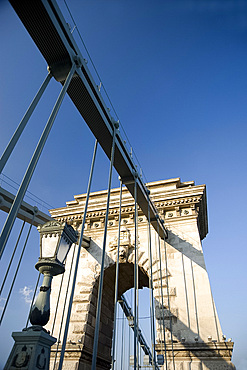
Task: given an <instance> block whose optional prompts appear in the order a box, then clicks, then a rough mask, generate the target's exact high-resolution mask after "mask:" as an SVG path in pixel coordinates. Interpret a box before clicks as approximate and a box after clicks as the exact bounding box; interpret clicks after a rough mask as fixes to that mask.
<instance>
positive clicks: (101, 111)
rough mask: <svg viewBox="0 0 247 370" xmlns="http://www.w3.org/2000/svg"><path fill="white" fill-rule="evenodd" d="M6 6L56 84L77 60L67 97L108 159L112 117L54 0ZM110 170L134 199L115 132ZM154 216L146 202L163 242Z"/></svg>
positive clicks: (128, 164)
mask: <svg viewBox="0 0 247 370" xmlns="http://www.w3.org/2000/svg"><path fill="white" fill-rule="evenodd" d="M10 3H11V5H12V6H13V8H14V9H15V11H16V13H17V14H18V16H19V18H20V19H21V21H22V23H23V24H24V26H25V27H26V29H27V31H28V32H29V34H30V36H31V37H32V39H33V41H34V42H35V44H36V45H37V47H38V49H39V50H40V52H41V54H42V55H43V57H44V58H45V60H46V62H47V64H48V66H49V69H50V71H51V73H52V74H53V76H54V77H55V79H56V80H57V81H59V82H61V83H62V84H63V83H64V81H65V78H66V76H67V74H68V72H69V70H70V68H71V66H72V63H74V60H75V58H77V60H78V58H79V60H80V62H81V64H80V67H79V68H78V69H77V72H76V73H75V75H74V77H73V79H72V81H71V83H70V86H69V88H68V95H69V96H70V98H71V100H72V101H73V103H74V104H75V106H76V108H77V109H78V111H79V112H80V114H81V116H82V117H83V119H84V120H85V122H86V123H87V125H88V126H89V128H90V129H91V131H92V133H93V134H94V136H95V137H96V138H97V140H98V142H99V144H100V145H101V147H102V148H103V150H104V152H105V153H106V155H107V156H108V158H110V155H111V146H112V139H113V133H114V124H113V122H112V117H111V116H110V114H109V112H108V110H107V107H106V105H105V103H104V101H103V99H102V97H101V94H100V92H99V91H98V88H97V86H96V84H95V82H94V80H93V78H92V76H91V74H90V71H89V69H88V67H87V65H86V62H85V60H84V58H83V56H82V55H81V52H80V50H79V48H78V46H77V44H76V42H75V40H74V38H73V36H72V34H71V33H70V30H69V27H68V25H67V23H66V21H65V19H64V17H63V15H62V14H61V12H60V10H59V8H58V6H57V4H56V2H55V1H54V0H36V1H28V0H22V1H19V0H10ZM114 167H115V169H116V170H117V172H118V174H119V175H120V176H121V178H122V181H123V183H124V184H125V185H126V186H127V188H128V190H129V191H130V193H131V194H132V196H134V183H135V172H136V167H135V164H134V162H133V159H132V157H131V155H130V153H129V152H128V149H127V147H126V145H125V143H124V141H123V139H122V138H121V135H120V132H119V131H117V134H116V149H115V158H114ZM136 181H137V202H138V205H139V207H140V208H141V209H142V211H143V213H144V214H145V215H146V216H147V217H148V202H149V200H148V195H147V189H146V186H145V184H144V183H143V181H142V179H141V178H140V176H139V175H138V177H137V179H136ZM156 214H157V210H156V208H155V206H154V204H153V203H152V202H151V201H150V218H151V222H152V225H153V226H154V228H155V229H156V230H158V229H159V231H160V236H161V237H162V238H163V236H164V232H165V234H166V231H165V229H164V226H163V224H162V223H161V221H160V219H158V224H159V226H158V224H157V220H156Z"/></svg>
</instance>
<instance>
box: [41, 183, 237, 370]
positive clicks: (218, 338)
mask: <svg viewBox="0 0 247 370" xmlns="http://www.w3.org/2000/svg"><path fill="white" fill-rule="evenodd" d="M146 185H147V188H148V189H149V190H150V197H151V199H152V201H153V202H154V204H155V206H156V208H157V212H158V213H159V215H160V217H161V218H163V219H164V222H165V227H166V229H167V231H168V238H167V239H166V241H165V243H164V241H163V240H161V241H160V246H161V255H162V258H161V269H160V260H159V254H158V248H157V243H158V238H157V233H156V232H155V230H154V229H152V231H151V243H152V270H153V282H154V298H155V316H156V332H157V336H156V343H157V347H156V349H157V353H163V354H164V353H165V352H166V356H167V361H168V369H173V358H174V361H175V367H176V369H177V370H199V369H201V370H206V369H210V370H211V369H212V370H218V369H219V370H220V369H234V366H233V364H232V363H231V355H232V350H233V343H232V342H227V341H225V337H224V336H223V334H222V330H221V326H220V322H219V319H218V315H217V311H216V307H215V304H214V300H213V297H212V293H211V288H210V283H209V279H208V274H207V270H206V266H205V262H204V257H203V251H202V245H201V240H202V239H203V238H205V236H206V234H207V232H208V223H207V203H206V187H205V185H199V186H195V184H194V182H192V181H191V182H184V183H183V182H181V181H180V179H179V178H176V179H170V180H164V181H157V182H152V183H148V184H146ZM119 193H120V189H113V190H112V191H111V202H110V212H109V218H108V233H107V250H106V260H105V266H104V288H103V289H104V290H103V300H102V311H101V324H100V335H99V345H98V362H97V364H98V365H97V369H109V368H110V367H111V344H112V330H113V307H114V284H115V268H116V258H117V255H116V245H117V237H118V220H119ZM106 198H107V192H106V191H99V192H93V193H91V195H90V200H89V207H88V212H87V218H86V220H87V222H86V227H85V232H84V235H85V236H86V237H88V240H89V242H88V243H87V242H86V241H85V242H84V247H83V248H82V251H81V256H80V264H79V270H78V275H77V283H76V290H75V295H74V300H73V308H72V315H71V320H70V327H69V335H68V343H67V346H66V353H65V360H64V367H63V368H64V369H80V370H82V369H83V370H84V369H91V360H92V348H93V338H94V327H95V316H96V307H97V292H98V279H99V273H100V267H101V255H102V242H103V232H104V223H105V210H106ZM85 200H86V195H85V194H83V195H78V196H75V197H74V200H73V201H70V202H67V203H66V207H63V208H59V209H54V210H51V211H50V212H51V215H52V217H54V218H55V219H57V220H59V221H65V220H66V221H67V222H68V223H70V224H71V225H73V226H74V228H76V229H77V230H79V231H80V228H81V223H82V218H83V211H84V205H85ZM121 212H122V217H121V225H122V227H121V233H122V234H121V235H122V236H121V237H122V238H123V243H121V250H120V269H119V292H118V296H119V298H120V296H121V294H123V293H124V292H126V291H127V290H128V289H130V288H133V286H134V200H133V198H132V197H131V195H130V194H129V193H128V191H127V189H126V188H125V189H124V190H123V197H122V210H121ZM147 230H148V222H147V219H146V217H145V216H144V215H143V213H142V211H141V210H140V209H138V241H139V242H138V257H139V280H140V281H139V288H143V287H148V286H149V278H150V258H149V252H148V238H147V235H148V233H147ZM76 248H77V246H75V249H76ZM73 253H74V251H73V248H72V249H71V251H70V252H69V255H68V258H67V262H66V272H65V274H64V276H63V277H62V276H58V277H55V278H54V281H53V292H54V293H53V294H52V296H51V307H52V309H53V310H54V311H53V312H51V319H50V323H51V324H49V325H48V326H47V328H48V329H49V330H51V331H52V334H53V336H55V337H57V338H59V332H60V330H61V333H62V332H63V330H64V328H63V326H62V328H61V329H60V324H61V322H62V318H63V315H64V314H63V303H64V301H65V298H66V297H68V296H69V291H70V288H71V287H70V282H71V280H72V279H70V276H73V275H71V274H73V269H74V262H73ZM165 256H167V264H166V259H165ZM61 279H63V286H62V290H61V298H60V301H59V302H58V304H57V292H58V291H59V287H60V281H61ZM161 279H162V289H163V304H164V306H163V307H162V299H161V297H162V294H161ZM56 306H57V307H58V309H57V314H56V322H55V326H54V327H53V326H52V325H53V324H52V323H53V321H54V320H53V319H54V315H55V309H56ZM65 312H66V310H65ZM163 314H164V320H163ZM64 321H65V320H64ZM164 325H165V330H164ZM164 332H165V341H164ZM56 346H57V345H54V348H53V349H52V352H51V362H52V363H54V361H56V362H57V358H56V355H55V352H56ZM58 348H60V344H58ZM164 369H165V367H164Z"/></svg>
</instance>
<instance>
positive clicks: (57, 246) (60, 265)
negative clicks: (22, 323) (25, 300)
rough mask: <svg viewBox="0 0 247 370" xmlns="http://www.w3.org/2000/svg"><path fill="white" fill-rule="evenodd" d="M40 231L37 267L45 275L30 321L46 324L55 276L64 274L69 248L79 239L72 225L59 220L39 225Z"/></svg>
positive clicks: (36, 323)
mask: <svg viewBox="0 0 247 370" xmlns="http://www.w3.org/2000/svg"><path fill="white" fill-rule="evenodd" d="M38 230H39V232H40V258H39V260H38V262H37V263H36V265H35V268H36V269H37V270H39V272H41V273H42V274H43V275H44V280H43V284H42V286H41V287H40V292H39V295H38V297H37V299H36V302H35V304H34V306H33V307H32V310H31V314H30V322H31V324H32V325H41V326H44V325H46V324H47V323H48V321H49V317H50V293H51V282H52V278H53V276H56V275H59V274H63V273H64V271H65V268H64V261H65V259H66V257H67V254H68V252H69V249H70V247H71V245H72V244H73V243H75V242H76V241H77V238H78V234H77V232H76V231H75V230H74V229H73V227H72V226H70V225H68V224H67V223H65V222H64V223H60V222H58V221H51V222H46V223H45V224H44V225H42V226H38Z"/></svg>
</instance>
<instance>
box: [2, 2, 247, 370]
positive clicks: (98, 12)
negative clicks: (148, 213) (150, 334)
mask: <svg viewBox="0 0 247 370" xmlns="http://www.w3.org/2000/svg"><path fill="white" fill-rule="evenodd" d="M58 3H59V5H60V6H61V8H62V9H63V11H64V14H65V17H66V19H67V20H68V23H70V24H71V26H72V28H73V22H72V21H71V19H70V17H69V15H68V13H67V12H66V8H65V5H64V2H63V1H59V2H58ZM69 7H70V10H71V12H72V14H73V15H74V18H75V20H76V23H77V26H78V29H79V30H80V32H81V35H82V37H83V39H84V42H85V43H86V45H87V48H88V49H89V51H90V55H91V57H92V59H93V61H94V64H95V65H96V67H97V70H98V72H99V74H100V76H101V79H102V82H103V83H104V86H105V87H106V89H107V92H108V94H109V96H110V98H111V100H112V102H113V105H114V107H115V109H116V111H117V113H118V116H119V118H120V122H121V124H122V125H123V127H124V130H125V131H126V132H127V135H128V138H129V140H130V142H131V143H132V146H133V148H134V150H135V153H136V154H137V157H138V159H139V162H140V163H141V166H142V169H143V172H144V173H145V178H146V179H147V181H155V180H161V179H168V178H172V177H180V178H181V180H182V181H190V180H194V181H195V182H196V184H206V185H207V195H208V215H209V234H208V236H207V237H206V239H205V240H204V241H203V246H204V254H205V259H206V265H207V269H208V272H209V277H210V281H211V285H212V290H213V295H214V298H215V301H216V306H217V309H218V313H219V317H220V321H221V325H222V328H223V332H224V333H225V335H226V336H227V337H232V338H233V340H234V341H235V349H234V357H233V362H234V363H235V365H236V366H237V369H238V370H239V369H240V370H244V369H246V368H247V355H246V350H245V348H244V341H245V333H246V330H247V324H246V318H245V316H246V308H247V307H246V306H247V304H246V301H247V298H246V288H245V287H246V273H245V270H246V267H245V265H246V254H247V253H246V237H245V230H246V200H247V199H246V183H247V176H246V134H247V132H246V131H247V129H246V127H247V126H246V123H247V115H246V96H247V68H246V61H247V48H246V42H247V1H241V0H222V1H220V0H207V1H204V0H182V1H179V0H167V1H165V0H162V1H161V0H154V1H151V0H142V1H140V0H135V1H130V0H115V1H113V0H90V1H89V0H83V1H75V0H74V1H72V0H71V1H70V2H69ZM73 34H74V37H75V38H76V40H77V41H78V44H79V45H80V46H81V44H80V40H79V38H78V35H77V34H76V31H74V33H73ZM0 45H1V58H0V83H1V85H0V86H1V88H0V124H1V135H0V150H1V151H3V149H4V148H5V146H6V144H7V142H8V140H9V139H10V137H11V135H12V133H13V131H14V130H15V128H16V126H17V124H18V123H19V121H20V119H21V117H22V115H23V114H24V112H25V110H26V109H27V107H28V105H29V103H30V102H31V100H32V98H33V96H34V94H35V93H36V91H37V90H38V88H39V86H40V85H41V83H42V81H43V79H44V78H45V76H46V73H47V72H46V67H47V66H46V63H45V61H44V60H43V58H42V56H41V55H40V53H39V51H38V50H37V48H36V46H35V45H34V43H33V41H32V40H31V38H30V37H29V35H28V34H27V32H26V30H25V29H24V27H23V26H22V24H21V22H20V21H19V19H18V18H17V16H16V14H15V13H14V11H13V10H12V8H11V6H10V5H9V4H8V2H7V1H1V3H0ZM81 50H82V53H83V55H85V58H86V59H89V58H88V56H87V55H86V54H85V53H84V51H83V47H81ZM89 67H90V68H91V66H90V62H89ZM96 82H97V84H99V82H100V81H98V80H97V79H96ZM59 90H60V85H59V84H58V83H56V81H51V82H50V84H49V87H48V89H47V92H46V94H45V96H44V97H43V98H42V101H41V102H40V105H39V106H38V108H37V110H36V111H35V113H34V115H33V118H32V120H31V121H30V123H29V124H28V127H27V128H26V130H25V132H24V134H23V138H22V139H21V142H20V143H19V144H18V147H17V148H16V150H15V152H14V153H13V156H12V157H11V160H10V162H9V163H8V165H7V166H6V168H5V170H4V174H5V175H6V176H9V177H10V178H12V179H13V180H14V181H16V182H17V183H20V182H21V179H22V176H23V174H24V171H25V167H26V164H27V161H28V160H29V158H30V156H31V153H32V151H33V149H34V147H35V145H36V143H37V140H38V137H39V135H40V133H41V131H42V128H43V127H44V125H45V122H46V120H47V118H48V116H49V113H50V111H51V108H52V106H53V104H54V102H55V100H56V97H57V95H58V93H59ZM93 143H94V138H93V136H92V134H91V132H90V131H89V129H88V128H87V126H86V124H85V123H84V122H83V120H82V119H81V117H80V115H79V114H78V112H77V111H76V110H75V109H74V107H73V105H72V103H71V101H70V100H69V98H67V97H66V98H65V100H64V103H63V105H62V107H61V110H60V112H59V114H58V117H57V119H56V121H55V123H54V126H53V129H52V131H51V134H50V136H49V139H48V141H47V144H46V146H45V149H44V152H43V154H42V156H41V159H40V161H39V164H38V167H37V170H36V171H35V174H34V177H33V179H32V181H31V184H30V188H29V190H30V191H31V192H32V193H34V194H36V195H37V196H39V197H40V198H42V199H43V200H44V201H46V202H48V203H49V204H51V205H52V206H53V207H60V206H64V205H65V202H66V201H67V200H72V199H73V195H74V194H79V193H83V192H85V191H86V183H87V176H88V171H89V166H90V164H89V162H90V160H89V158H91V154H92V150H93ZM107 173H108V160H106V158H105V156H104V154H103V153H102V152H101V151H100V153H99V155H98V160H97V165H96V175H95V178H94V183H93V190H101V189H105V188H106V187H107ZM2 185H3V187H4V186H5V184H4V183H2ZM113 185H114V186H118V177H117V175H116V174H115V175H114V179H113ZM13 191H14V190H13ZM4 217H5V215H1V218H0V221H1V223H2V222H3V221H4ZM18 227H20V226H19V224H18V222H17V224H16V229H18ZM36 233H37V232H36V231H34V232H33V236H32V238H33V239H32V240H33V245H36V244H35V243H37V247H33V248H35V253H38V251H36V249H38V241H37V240H38V237H37V235H36ZM10 243H11V241H10ZM35 258H36V255H34V253H31V252H28V253H27V257H26V262H25V265H24V267H23V269H22V270H21V271H20V275H21V276H23V279H24V280H23V284H22V285H21V284H20V286H19V285H18V284H17V287H16V289H15V294H16V296H18V295H20V294H19V289H23V288H24V286H30V287H31V285H32V284H33V282H32V278H33V274H34V272H30V276H28V277H27V274H25V271H27V270H25V269H26V268H29V267H28V266H29V265H28V264H31V263H35ZM32 269H33V268H32ZM30 271H31V270H30ZM25 279H27V281H26V280H25ZM0 303H1V302H0ZM22 304H23V307H22V310H23V312H24V311H25V307H27V306H25V302H24V300H23V301H22ZM26 309H27V308H26ZM10 310H13V312H14V304H12V306H11V305H10ZM13 315H14V313H13ZM25 315H26V313H25V314H24V313H23V317H25ZM17 321H18V320H17V318H16V319H15V320H12V324H11V325H10V323H9V322H7V323H6V325H5V327H4V329H1V328H0V330H6V332H7V329H8V328H9V327H11V331H12V330H19V329H21V328H22V327H23V322H24V321H25V319H24V321H22V322H21V323H20V324H18V325H19V326H18V325H17ZM19 321H21V319H20V320H19ZM14 324H15V325H17V326H14ZM9 336H10V333H9Z"/></svg>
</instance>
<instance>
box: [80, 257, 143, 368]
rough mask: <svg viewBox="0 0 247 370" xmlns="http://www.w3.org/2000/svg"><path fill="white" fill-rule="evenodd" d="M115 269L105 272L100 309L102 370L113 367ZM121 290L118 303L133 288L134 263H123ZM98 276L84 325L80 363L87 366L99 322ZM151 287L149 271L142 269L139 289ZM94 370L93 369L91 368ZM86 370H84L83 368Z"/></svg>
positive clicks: (99, 344)
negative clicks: (97, 319)
mask: <svg viewBox="0 0 247 370" xmlns="http://www.w3.org/2000/svg"><path fill="white" fill-rule="evenodd" d="M115 269H116V265H115V264H112V265H111V266H109V267H107V268H106V269H105V271H104V285H103V296H102V305H101V317H100V331H99V341H98V360H99V361H98V362H99V369H108V368H110V364H111V347H112V334H113V319H114V293H115ZM119 276H120V279H119V289H118V299H120V297H121V295H122V294H123V293H124V292H126V291H127V290H129V289H131V288H133V287H134V264H133V263H132V262H130V263H129V262H126V263H121V264H120V265H119ZM98 282H99V276H97V278H96V279H95V282H94V284H93V288H92V291H91V294H90V301H89V306H88V315H87V319H86V321H85V323H84V330H83V331H84V332H83V335H82V338H81V341H82V344H83V352H82V358H81V360H82V361H83V362H84V366H85V354H87V357H88V364H89V366H91V358H90V357H91V354H92V348H93V338H94V329H95V320H96V308H97V296H98ZM148 286H149V278H148V276H147V273H146V271H145V270H144V269H143V268H141V267H140V266H139V289H142V288H144V287H148ZM89 368H91V367H89ZM83 369H84V368H83Z"/></svg>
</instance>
